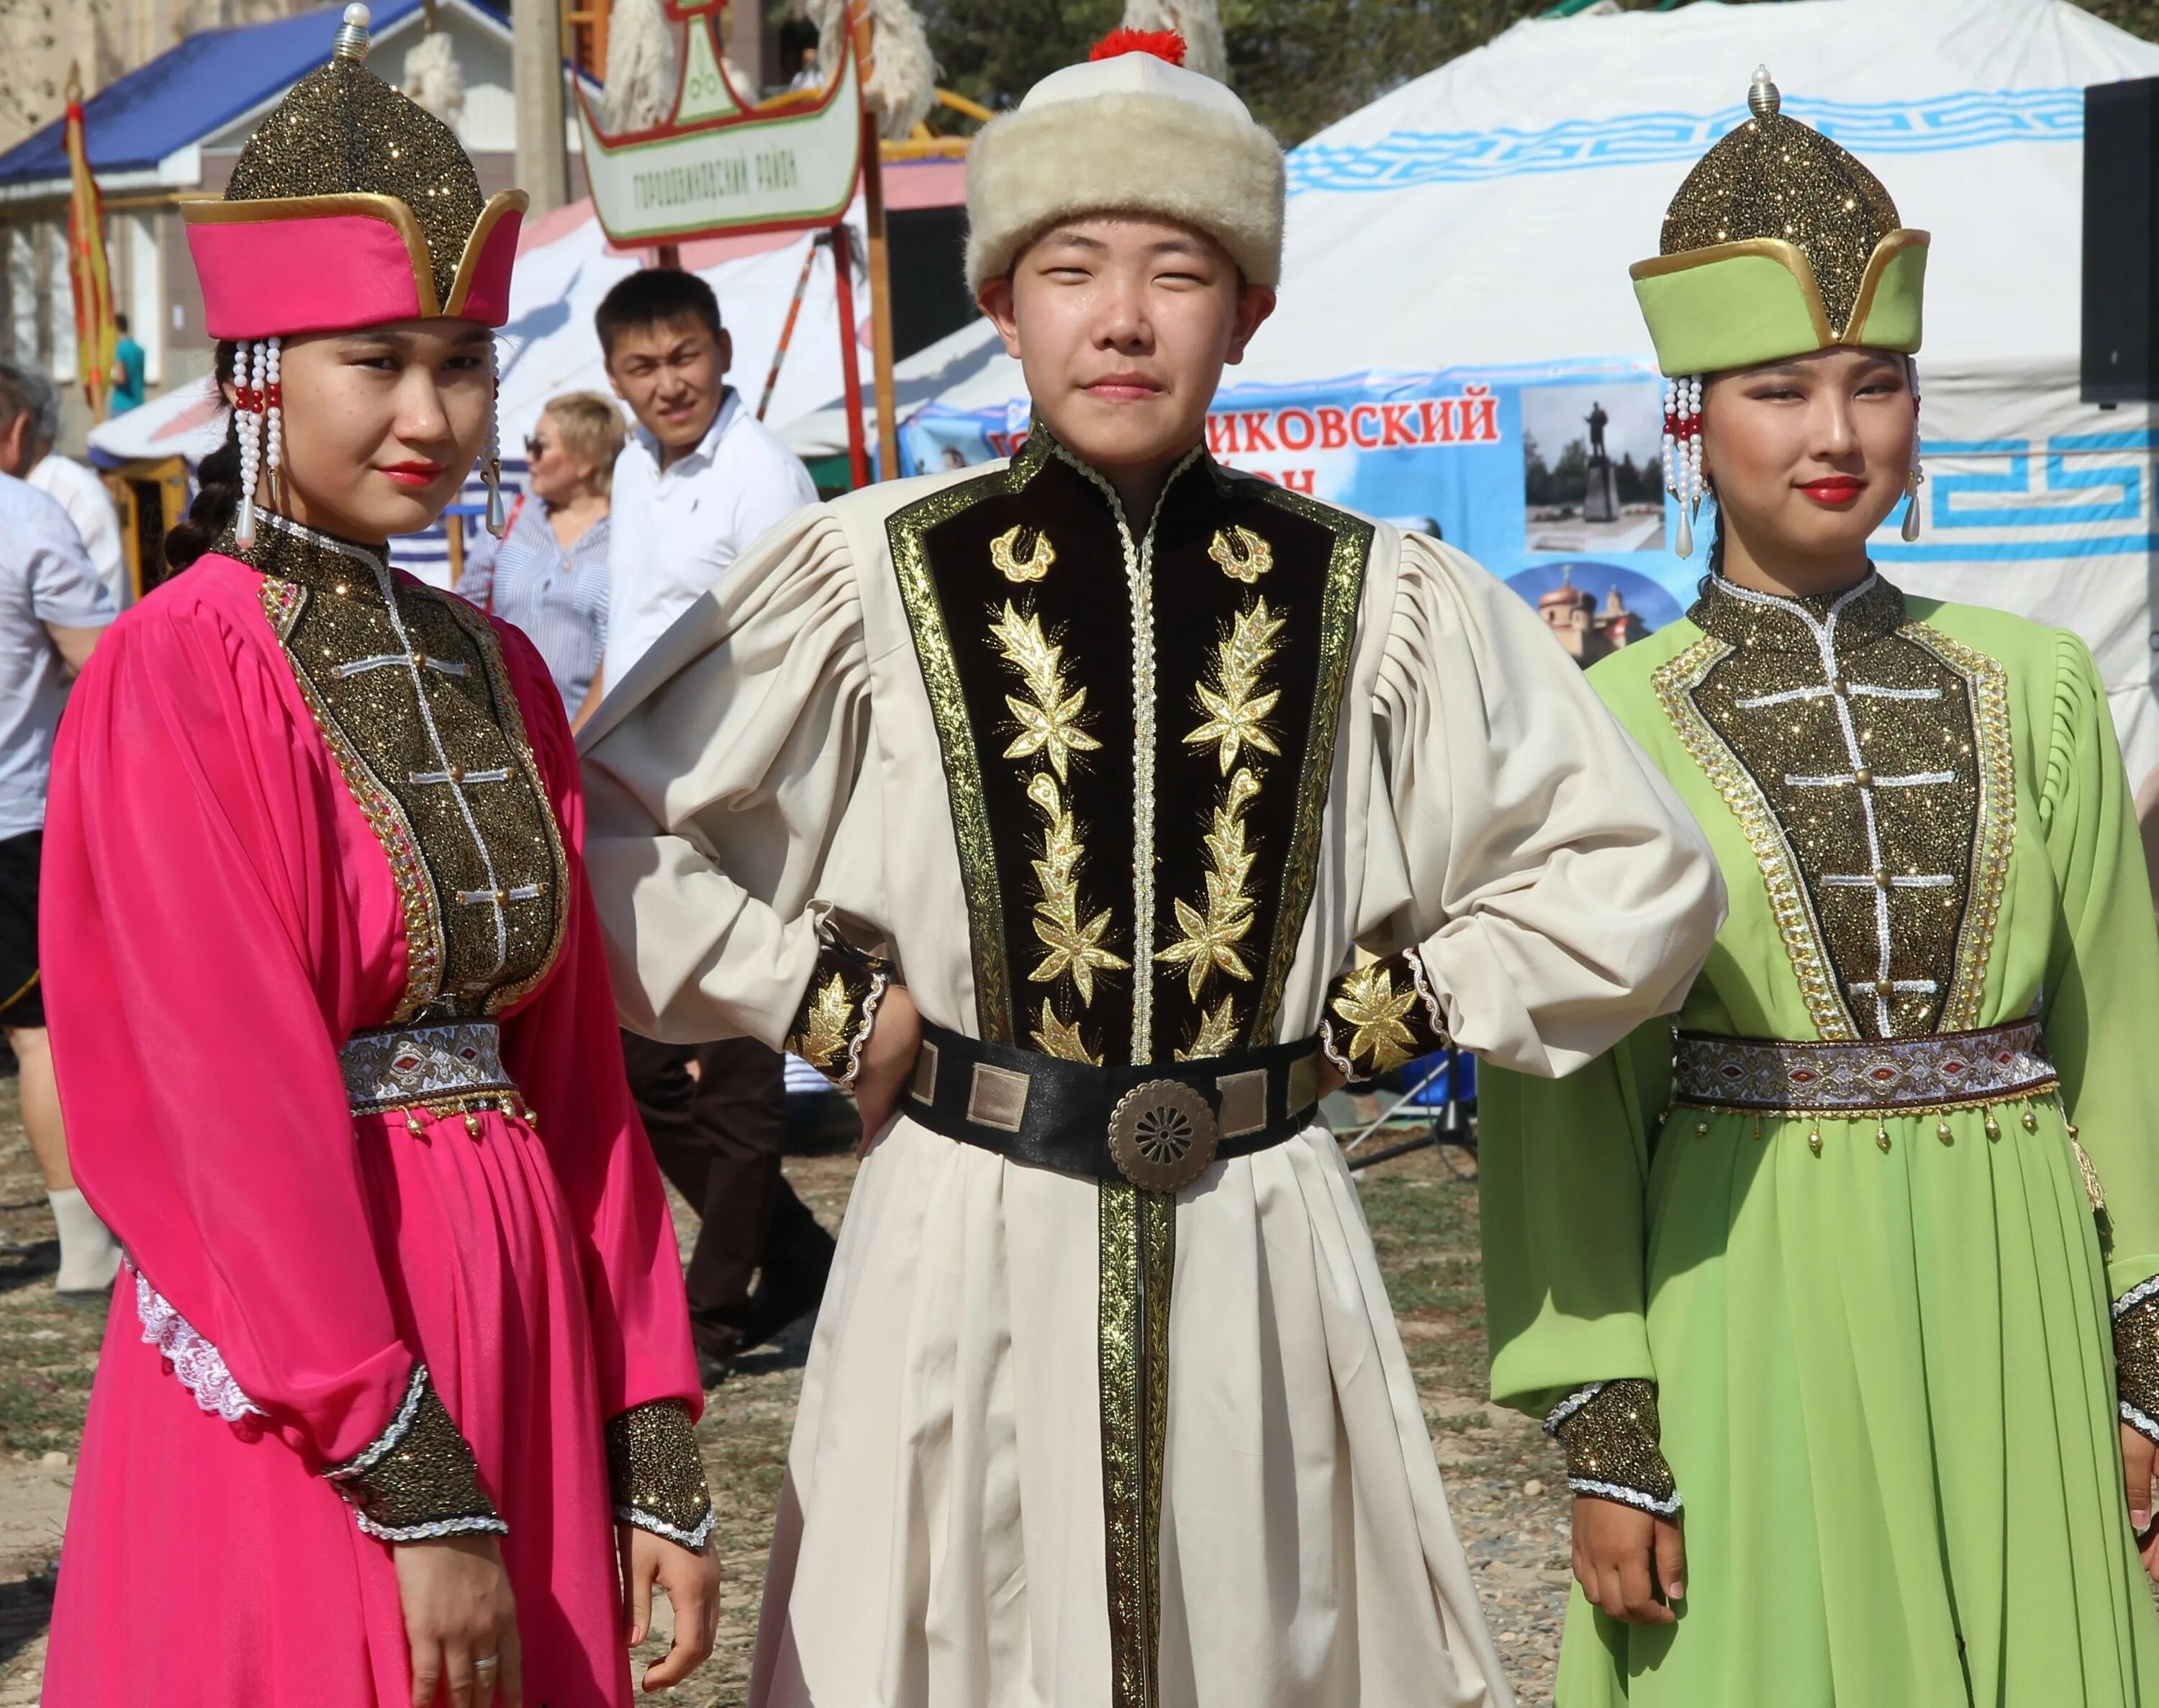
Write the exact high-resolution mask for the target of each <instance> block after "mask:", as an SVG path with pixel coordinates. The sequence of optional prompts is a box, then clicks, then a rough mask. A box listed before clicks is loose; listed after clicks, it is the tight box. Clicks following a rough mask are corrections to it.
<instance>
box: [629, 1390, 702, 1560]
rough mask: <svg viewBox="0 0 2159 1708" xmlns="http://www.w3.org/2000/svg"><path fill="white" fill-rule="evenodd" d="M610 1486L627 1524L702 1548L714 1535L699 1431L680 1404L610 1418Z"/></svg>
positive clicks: (654, 1404)
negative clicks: (697, 1432) (698, 1435)
mask: <svg viewBox="0 0 2159 1708" xmlns="http://www.w3.org/2000/svg"><path fill="white" fill-rule="evenodd" d="M607 1450H608V1483H609V1486H610V1487H612V1488H613V1489H614V1515H615V1516H616V1517H617V1518H619V1519H621V1520H622V1521H623V1523H624V1524H635V1525H636V1526H637V1527H638V1529H640V1530H650V1531H651V1532H652V1534H653V1535H655V1536H665V1537H666V1538H667V1540H669V1541H670V1542H680V1543H681V1545H683V1546H684V1547H685V1548H693V1549H702V1547H703V1546H704V1545H705V1539H706V1538H707V1536H709V1535H711V1534H712V1494H711V1492H710V1491H709V1490H708V1489H707V1488H706V1487H705V1464H704V1461H703V1460H702V1459H700V1458H699V1457H697V1434H696V1426H694V1425H693V1424H691V1421H690V1408H689V1407H688V1406H687V1405H685V1404H684V1403H683V1402H682V1401H681V1400H647V1401H646V1402H645V1404H644V1405H633V1406H631V1407H630V1408H629V1410H627V1411H625V1412H623V1413H621V1414H620V1415H619V1416H615V1417H613V1418H610V1419H609V1420H608V1426H607Z"/></svg>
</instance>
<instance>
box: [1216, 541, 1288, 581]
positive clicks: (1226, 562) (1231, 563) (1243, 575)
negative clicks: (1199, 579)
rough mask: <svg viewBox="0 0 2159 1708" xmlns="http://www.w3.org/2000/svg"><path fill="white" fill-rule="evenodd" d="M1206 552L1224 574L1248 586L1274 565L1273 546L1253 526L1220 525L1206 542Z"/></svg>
mask: <svg viewBox="0 0 2159 1708" xmlns="http://www.w3.org/2000/svg"><path fill="white" fill-rule="evenodd" d="M1207 555H1208V556H1209V557H1211V558H1213V559H1214V562H1215V563H1216V565H1217V566H1218V567H1219V568H1220V569H1221V572H1222V573H1223V574H1224V575H1226V576H1228V577H1230V579H1231V580H1232V581H1240V582H1244V584H1245V586H1246V587H1250V586H1251V585H1252V583H1253V582H1256V581H1257V580H1259V578H1260V577H1261V576H1263V575H1265V574H1266V572H1268V571H1269V570H1271V569H1272V568H1273V567H1275V549H1274V547H1273V546H1270V545H1268V544H1267V542H1266V538H1265V536H1261V535H1259V534H1256V533H1254V532H1253V531H1251V530H1250V528H1242V527H1237V528H1217V529H1216V530H1215V531H1214V538H1213V539H1212V540H1209V541H1208V542H1207Z"/></svg>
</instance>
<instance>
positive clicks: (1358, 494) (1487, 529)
mask: <svg viewBox="0 0 2159 1708" xmlns="http://www.w3.org/2000/svg"><path fill="white" fill-rule="evenodd" d="M1026 432H1027V417H1026V413H1025V411H1024V408H1023V406H1019V405H1017V404H1012V405H1007V406H1005V407H1003V408H997V407H991V408H987V409H978V410H964V411H963V410H957V409H953V408H950V407H949V406H943V405H940V404H936V403H932V404H929V406H926V407H924V408H923V409H921V410H919V411H917V412H916V413H915V414H914V416H913V417H911V418H909V420H908V421H907V422H905V423H904V424H903V426H902V427H901V430H900V448H901V451H902V453H903V456H904V458H905V459H906V461H907V463H908V464H909V467H908V470H907V472H909V473H910V474H911V473H914V472H917V471H928V470H932V469H939V468H966V467H970V466H971V465H973V464H975V463H984V462H987V461H989V460H990V459H991V458H997V457H1003V456H1008V455H1010V454H1011V452H1012V447H1013V446H1014V445H1015V444H1016V443H1018V441H1019V440H1020V439H1021V438H1022V437H1024V436H1025V434H1026ZM1663 435H1664V382H1663V380H1661V379H1659V377H1658V375H1657V374H1656V372H1655V370H1654V368H1652V367H1650V366H1649V365H1647V364H1645V363H1644V362H1641V361H1636V360H1629V361H1619V362H1612V363H1607V364H1592V365H1570V366H1567V367H1562V368H1542V369H1537V370H1530V371H1525V370H1466V369H1447V370H1441V371H1439V372H1437V373H1432V374H1416V375H1396V376H1392V377H1386V378H1381V377H1378V376H1370V375H1366V376H1360V378H1359V380H1356V381H1350V382H1344V381H1339V380H1333V381H1323V382H1320V383H1318V384H1313V385H1302V386H1230V387H1226V388H1224V391H1222V393H1221V395H1220V396H1219V398H1218V399H1217V400H1216V404H1215V408H1214V412H1213V413H1212V414H1211V415H1210V416H1209V418H1208V433H1207V438H1208V448H1209V450H1210V451H1211V452H1212V453H1214V456H1215V458H1217V460H1219V461H1220V462H1221V463H1224V464H1225V465H1227V466H1228V467H1230V468H1241V469H1244V470H1245V471H1246V472H1248V473H1250V474H1257V475H1259V476H1261V478H1263V479H1268V480H1272V481H1275V482H1277V483H1279V484H1281V485H1283V486H1287V487H1289V488H1290V489H1292V490H1294V491H1297V492H1307V493H1310V494H1312V495H1313V496H1314V497H1316V498H1323V499H1327V500H1328V501H1329V502H1330V503H1333V504H1338V505H1348V506H1349V508H1351V509H1353V510H1362V511H1364V513H1365V514H1366V515H1375V516H1381V517H1384V518H1385V519H1386V520H1389V521H1390V522H1393V523H1394V524H1395V525H1396V526H1398V527H1401V528H1407V529H1413V530H1415V531H1417V532H1419V533H1425V534H1432V535H1434V536H1437V537H1438V538H1440V539H1442V540H1444V541H1447V543H1448V544H1450V545H1453V546H1460V547H1461V548H1462V549H1463V551H1467V552H1468V554H1469V555H1470V556H1472V557H1474V558H1475V559H1476V560H1477V561H1478V562H1479V563H1481V564H1483V566H1484V567H1486V568H1487V569H1489V570H1490V571H1491V572H1493V573H1494V575H1497V576H1498V577H1500V579H1502V580H1503V581H1504V582H1507V583H1508V584H1509V586H1510V587H1513V588H1514V590H1515V591H1516V592H1517V593H1520V594H1521V596H1522V597H1523V598H1525V600H1527V601H1528V602H1529V603H1530V604H1532V605H1535V607H1536V608H1537V609H1538V611H1539V613H1540V614H1541V615H1542V616H1543V617H1544V619H1545V622H1546V623H1547V624H1550V625H1551V629H1552V631H1553V633H1554V634H1555V635H1556V637H1557V638H1558V639H1559V641H1560V644H1561V645H1563V646H1564V647H1566V650H1568V651H1569V652H1571V653H1572V654H1573V655H1575V657H1576V658H1577V659H1579V660H1581V661H1582V663H1583V664H1585V665H1589V664H1593V663H1595V662H1596V661H1597V660H1598V659H1600V658H1602V657H1603V656H1605V655H1606V654H1608V653H1610V652H1613V651H1615V650H1618V648H1619V647H1622V646H1624V645H1627V644H1628V643H1629V642H1631V641H1635V640H1639V639H1641V638H1642V637H1643V636H1644V635H1645V634H1650V633H1652V632H1654V630H1655V629H1658V628H1660V627H1662V626H1663V625H1664V624H1667V623H1670V622H1673V621H1675V619H1677V618H1678V617H1679V615H1680V613H1681V612H1683V611H1684V610H1685V608H1687V606H1688V605H1689V604H1690V603H1692V602H1693V599H1694V593H1695V583H1696V582H1697V581H1698V580H1699V579H1700V578H1701V572H1702V568H1703V567H1704V563H1703V559H1704V557H1705V556H1706V547H1704V548H1698V549H1697V551H1696V561H1695V562H1692V563H1689V562H1683V561H1681V560H1680V559H1679V558H1677V557H1675V556H1673V555H1672V552H1671V549H1670V545H1669V543H1668V542H1669V541H1670V527H1669V526H1668V523H1667V517H1666V515H1665V511H1666V507H1667V505H1669V503H1670V499H1668V498H1667V496H1666V494H1665V490H1664V475H1663V472H1662V458H1663ZM1705 538H1706V536H1705Z"/></svg>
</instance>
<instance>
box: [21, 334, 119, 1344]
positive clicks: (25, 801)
mask: <svg viewBox="0 0 2159 1708" xmlns="http://www.w3.org/2000/svg"><path fill="white" fill-rule="evenodd" d="M48 389H49V388H48ZM37 396H38V393H37V390H36V387H35V386H25V385H24V384H23V372H22V370H20V369H19V368H17V367H16V366H14V365H13V364H12V363H0V460H7V459H9V458H14V457H18V456H19V455H20V449H21V443H22V437H23V422H24V419H25V417H28V416H30V415H31V414H33V413H34V410H35V408H36V401H37ZM118 614H119V613H118V610H117V608H116V606H115V605H114V603H113V600H112V594H111V590H110V589H109V588H107V587H106V586H105V585H104V583H103V582H101V580H100V579H99V578H98V575H97V572H96V569H95V568H94V567H92V565H91V562H90V559H89V556H87V555H86V554H85V552H84V551H83V549H82V541H81V540H80V538H78V537H77V536H76V534H75V527H74V525H73V524H72V523H70V521H69V520H68V517H67V513H66V512H65V510H62V509H61V508H60V505H58V504H57V503H56V502H55V501H54V500H53V499H50V498H49V497H47V496H46V495H45V494H44V493H42V492H38V491H35V490H34V489H32V488H31V487H30V486H29V485H28V484H27V483H25V482H23V481H22V480H19V479H16V478H15V477H14V476H13V474H8V473H6V472H4V471H0V1033H5V1035H6V1037H7V1039H8V1045H9V1047H10V1048H13V1051H14V1053H15V1059H16V1062H17V1064H18V1070H17V1071H18V1079H17V1081H16V1084H17V1086H18V1089H19V1090H20V1092H21V1095H22V1103H23V1127H24V1128H25V1129H26V1130H27V1131H28V1134H29V1138H30V1148H31V1150H32V1151H33V1152H35V1153H36V1155H37V1158H38V1167H39V1170H40V1172H43V1174H44V1177H45V1195H46V1197H47V1198H48V1199H49V1201H50V1202H51V1204H52V1209H53V1219H54V1223H55V1224H57V1225H58V1228H59V1231H60V1276H59V1278H58V1281H57V1283H56V1285H57V1287H58V1289H59V1291H60V1295H61V1297H64V1298H76V1299H81V1300H85V1301H90V1302H101V1301H102V1300H103V1298H104V1297H105V1296H106V1293H107V1292H108V1291H110V1289H111V1286H112V1278H113V1276H114V1275H115V1273H116V1272H117V1271H118V1269H119V1266H120V1248H119V1246H118V1245H116V1244H115V1243H114V1242H113V1239H112V1236H111V1234H109V1233H107V1232H106V1229H105V1225H104V1224H103V1223H101V1222H100V1221H99V1220H98V1219H97V1214H96V1212H95V1211H94V1210H92V1209H91V1208H90V1205H89V1204H88V1203H86V1202H85V1200H84V1198H83V1195H82V1193H81V1190H80V1188H78V1187H77V1186H76V1185H75V1177H74V1175H73V1173H72V1172H70V1169H69V1167H68V1154H67V1135H66V1131H65V1128H64V1127H63V1126H62V1125H61V1121H60V1090H59V1088H58V1086H57V1085H56V1084H55V1083H54V1075H53V1057H52V1048H51V1046H50V1044H49V1042H48V1040H47V1038H46V1033H45V1011H44V996H43V991H42V990H41V988H40V986H41V983H42V981H41V978H40V972H41V965H40V961H39V945H38V867H39V855H40V854H41V852H42V851H43V844H44V824H45V793H46V789H47V787H48V785H49V783H50V780H51V776H52V752H53V734H54V731H55V730H57V729H58V728H59V727H60V708H61V706H63V705H65V702H66V700H67V686H68V683H69V681H70V680H71V679H72V678H73V677H74V675H75V672H76V671H77V670H80V669H81V668H82V666H83V664H84V662H85V660H87V659H88V658H89V657H90V653H91V648H92V647H93V646H95V645H96V644H97V639H98V637H99V636H100V635H101V634H103V633H104V632H105V629H106V626H107V625H108V624H111V621H112V619H114V618H115V617H116V616H117V615H118Z"/></svg>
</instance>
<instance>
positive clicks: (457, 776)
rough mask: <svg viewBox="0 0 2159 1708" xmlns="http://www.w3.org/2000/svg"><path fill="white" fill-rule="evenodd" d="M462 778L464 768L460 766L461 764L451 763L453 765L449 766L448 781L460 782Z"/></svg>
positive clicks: (463, 778)
mask: <svg viewBox="0 0 2159 1708" xmlns="http://www.w3.org/2000/svg"><path fill="white" fill-rule="evenodd" d="M464 780H465V768H464V767H463V766H462V765H453V766H451V767H450V781H451V782H453V783H462V782H463V781H464Z"/></svg>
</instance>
